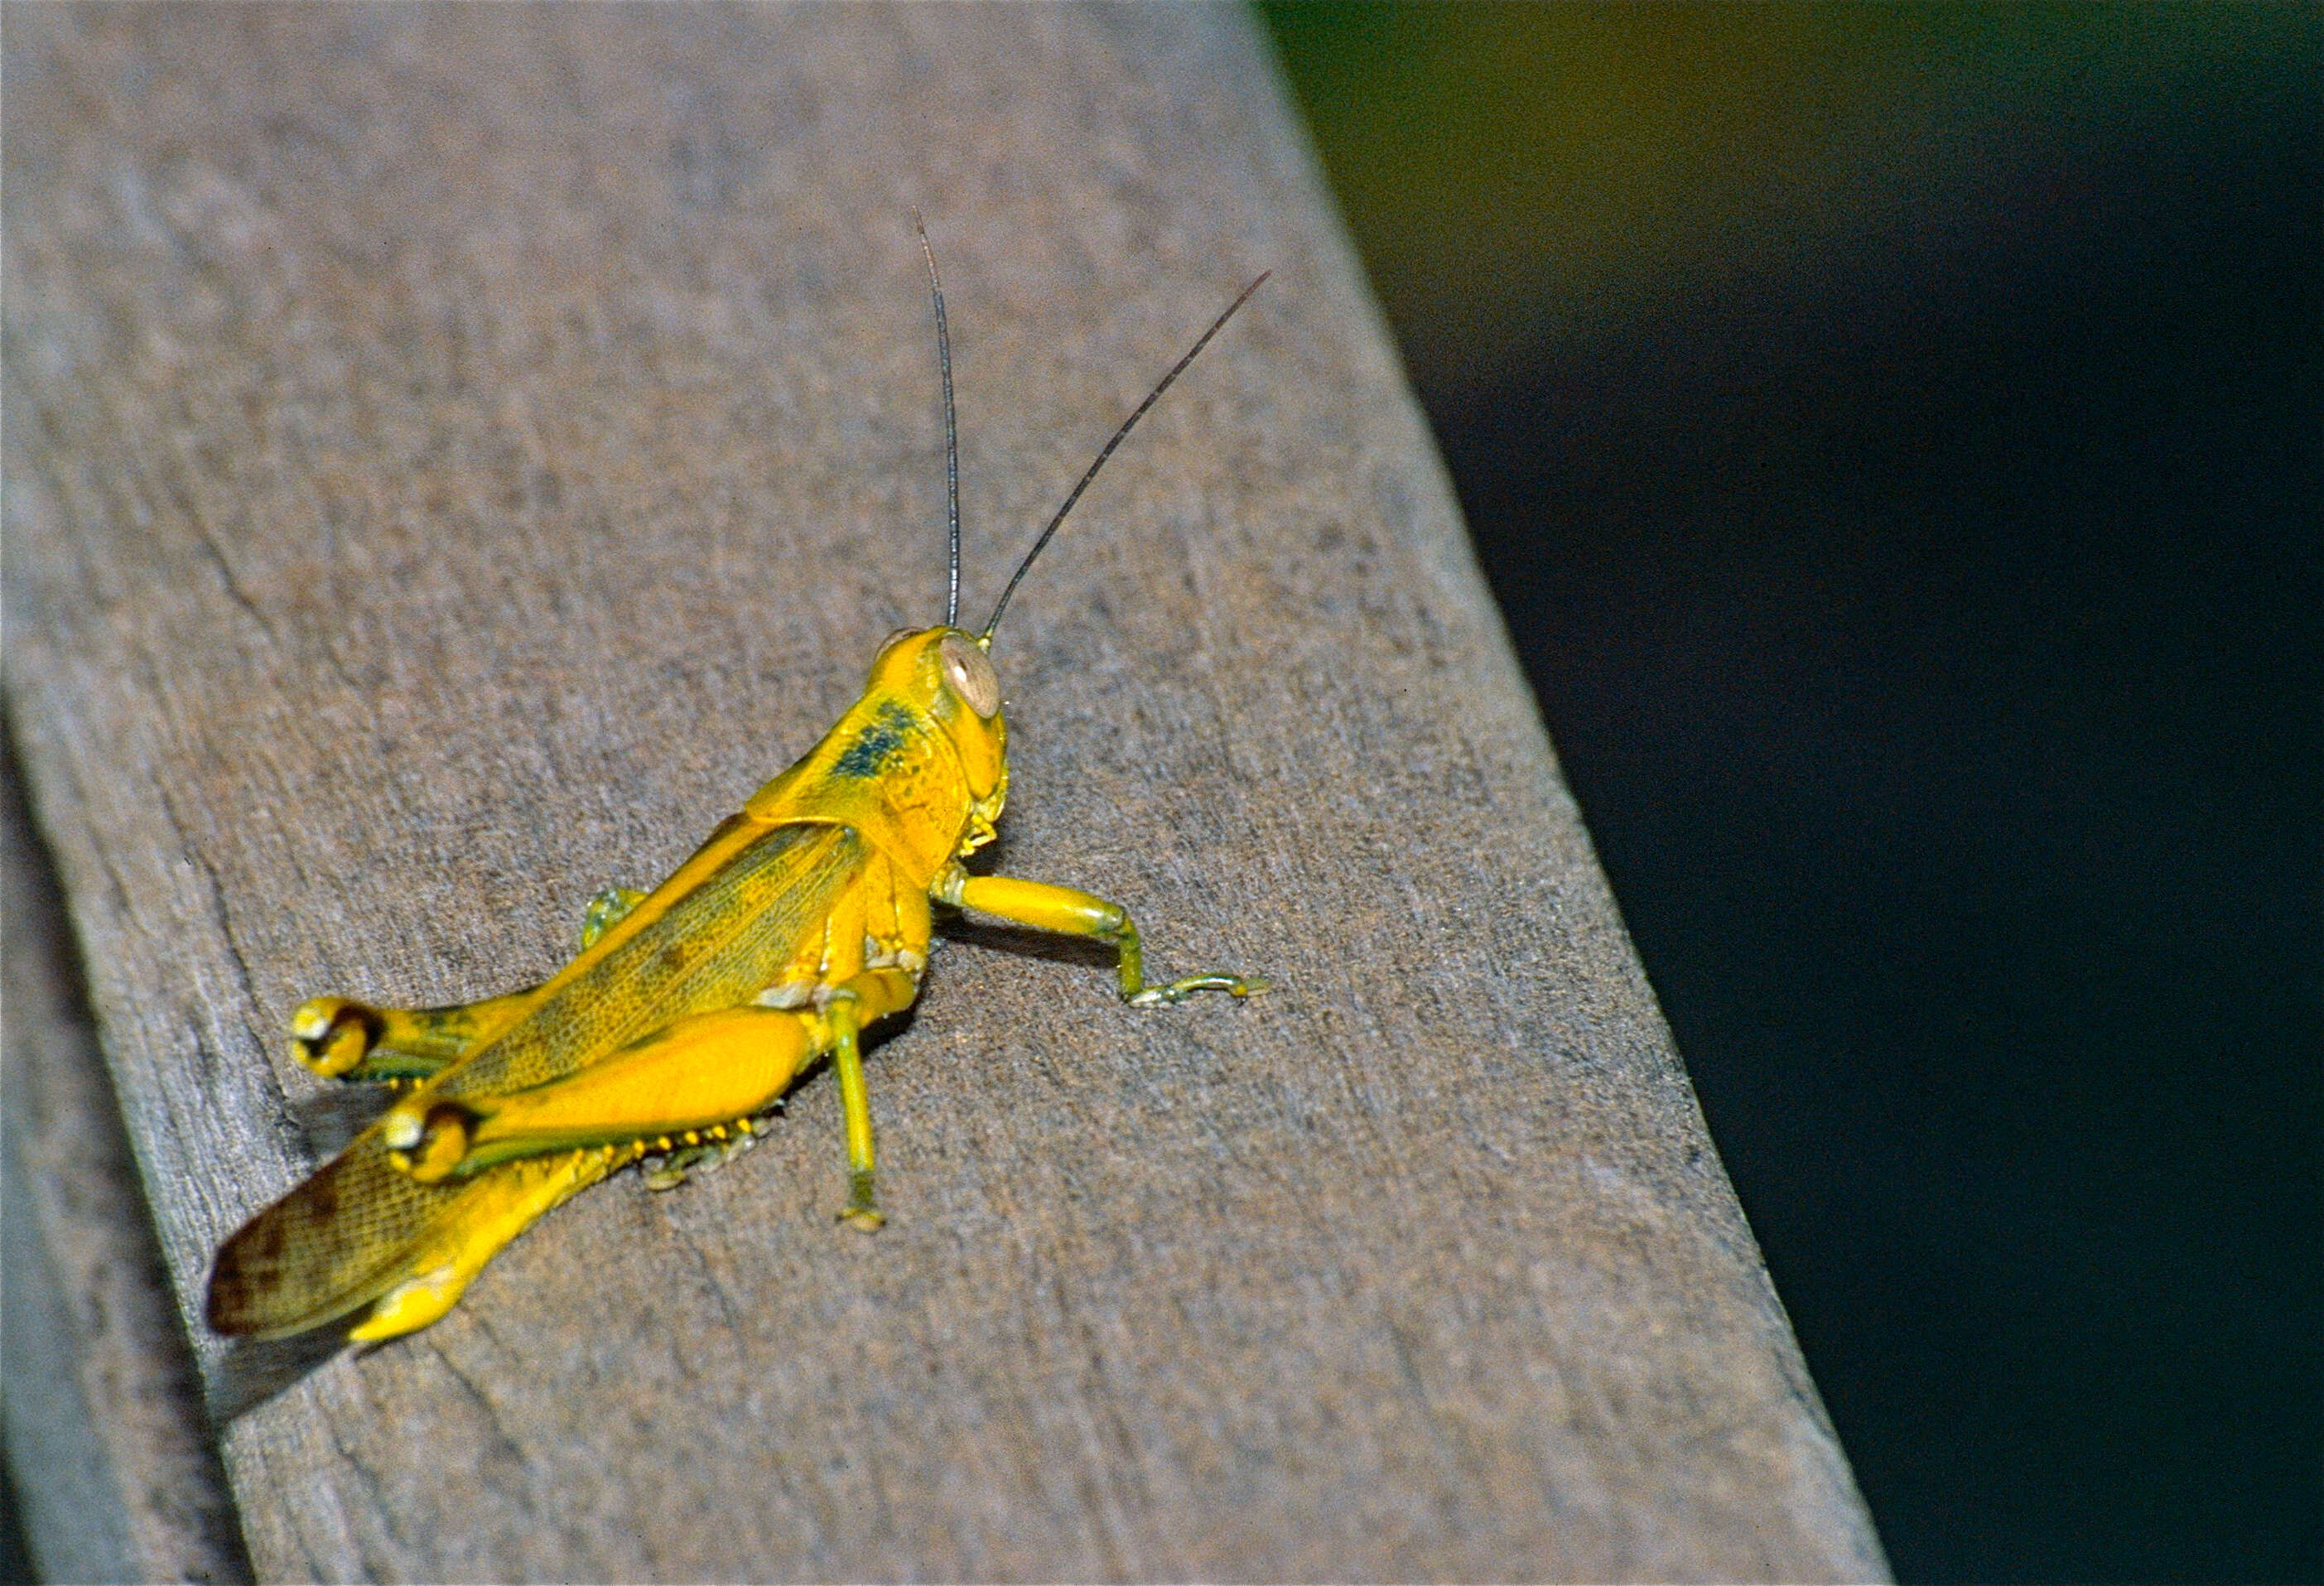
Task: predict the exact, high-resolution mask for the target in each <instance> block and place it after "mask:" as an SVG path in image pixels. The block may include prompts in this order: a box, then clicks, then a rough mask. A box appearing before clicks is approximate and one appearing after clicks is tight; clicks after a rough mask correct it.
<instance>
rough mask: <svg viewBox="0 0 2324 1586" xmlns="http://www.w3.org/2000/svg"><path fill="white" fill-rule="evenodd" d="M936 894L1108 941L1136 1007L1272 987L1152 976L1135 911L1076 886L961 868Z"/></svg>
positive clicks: (1212, 977) (1126, 996)
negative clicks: (1133, 917)
mask: <svg viewBox="0 0 2324 1586" xmlns="http://www.w3.org/2000/svg"><path fill="white" fill-rule="evenodd" d="M936 897H937V899H939V900H941V901H943V902H945V903H950V904H953V905H954V906H955V907H957V908H973V909H974V910H975V911H976V912H977V913H979V914H989V915H991V916H992V917H994V918H996V919H1005V920H1008V921H1010V923H1011V924H1014V925H1021V926H1030V927H1033V928H1034V929H1035V930H1041V931H1055V932H1056V933H1057V934H1058V935H1060V936H1084V937H1087V938H1089V939H1090V940H1092V941H1098V942H1103V943H1106V944H1108V945H1111V947H1113V948H1114V950H1115V951H1116V952H1117V953H1118V954H1120V966H1119V978H1120V986H1121V1000H1123V1001H1125V1002H1127V1003H1129V1004H1130V1006H1132V1007H1134V1008H1148V1007H1152V1006H1155V1005H1156V1004H1158V1003H1167V1002H1183V1001H1185V1000H1186V999H1187V998H1189V997H1191V996H1193V995H1194V993H1195V992H1197V991H1224V992H1225V993H1226V994H1227V995H1228V996H1230V997H1248V996H1251V995H1252V994H1254V993H1256V992H1259V991H1265V990H1267V982H1265V981H1259V980H1245V979H1243V978H1242V977H1241V976H1240V975H1231V974H1192V975H1188V976H1186V977H1185V979H1184V980H1176V981H1165V982H1153V981H1148V979H1147V978H1146V960H1145V954H1144V953H1143V951H1142V950H1141V947H1140V945H1139V936H1138V927H1137V926H1136V925H1135V924H1133V923H1132V922H1131V920H1130V911H1129V910H1128V909H1126V908H1122V906H1121V905H1120V904H1119V903H1109V902H1107V901H1106V900H1105V899H1102V898H1100V897H1097V896H1095V895H1094V894H1093V893H1089V892H1078V891H1075V890H1074V889H1073V888H1071V887H1053V886H1050V885H1049V884H1048V883H1047V882H1045V881H1018V880H1016V879H1015V878H1014V877H1011V876H972V875H968V874H966V873H965V872H964V871H960V870H958V869H957V868H955V869H954V871H952V872H951V873H950V874H949V875H948V876H946V877H945V878H944V879H943V880H942V881H939V882H938V885H937V890H936Z"/></svg>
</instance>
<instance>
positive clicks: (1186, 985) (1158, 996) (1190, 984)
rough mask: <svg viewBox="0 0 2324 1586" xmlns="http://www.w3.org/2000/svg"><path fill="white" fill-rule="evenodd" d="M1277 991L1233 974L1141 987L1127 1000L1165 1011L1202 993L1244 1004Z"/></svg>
mask: <svg viewBox="0 0 2324 1586" xmlns="http://www.w3.org/2000/svg"><path fill="white" fill-rule="evenodd" d="M1272 990H1274V988H1273V987H1272V986H1270V985H1268V983H1267V982H1265V981H1261V980H1245V979H1243V978H1242V977H1241V976H1240V975H1231V974H1190V975H1188V976H1187V977H1186V978H1185V980H1182V981H1172V982H1169V984H1167V985H1161V986H1141V987H1140V988H1139V989H1138V990H1137V991H1132V992H1131V993H1130V995H1129V996H1128V997H1127V998H1126V999H1124V1000H1126V1001H1127V1002H1129V1004H1130V1006H1131V1007H1132V1008H1164V1007H1168V1006H1170V1005H1172V1004H1174V1003H1178V1002H1184V1001H1185V1000H1186V999H1187V998H1189V997H1192V996H1194V994H1195V993H1196V992H1198V991H1224V992H1225V993H1226V994H1227V995H1228V996H1230V997H1232V998H1235V999H1236V1000H1241V999H1242V998H1245V997H1256V996H1258V995H1259V993H1260V992H1261V991H1272Z"/></svg>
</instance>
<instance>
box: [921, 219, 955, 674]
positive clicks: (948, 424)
mask: <svg viewBox="0 0 2324 1586" xmlns="http://www.w3.org/2000/svg"><path fill="white" fill-rule="evenodd" d="M912 229H913V230H914V231H917V232H918V233H919V234H920V253H921V255H922V256H923V257H925V258H926V259H927V262H928V293H929V295H930V296H932V297H934V298H935V299H936V368H937V370H938V371H939V372H940V373H942V374H943V375H944V399H945V526H946V527H947V528H948V529H949V530H951V531H952V564H951V565H952V571H951V574H950V576H949V579H948V581H947V583H946V584H945V627H947V628H950V627H952V626H954V625H955V624H956V623H958V622H959V621H960V427H959V425H958V424H957V423H956V422H955V421H954V418H953V411H952V331H951V330H950V328H949V327H946V326H945V309H944V277H943V276H941V275H938V274H937V273H936V249H935V248H933V247H932V246H930V245H929V244H928V228H927V226H925V225H923V224H922V223H921V221H920V212H919V211H918V209H915V210H913V211H912Z"/></svg>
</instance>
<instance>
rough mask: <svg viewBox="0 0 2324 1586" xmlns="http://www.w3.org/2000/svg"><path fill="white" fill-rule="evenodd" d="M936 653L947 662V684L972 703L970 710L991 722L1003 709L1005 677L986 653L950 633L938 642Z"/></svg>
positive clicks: (945, 668)
mask: <svg viewBox="0 0 2324 1586" xmlns="http://www.w3.org/2000/svg"><path fill="white" fill-rule="evenodd" d="M936 654H937V655H939V656H941V657H942V658H943V659H944V670H945V682H946V683H949V684H951V685H952V691H953V692H954V694H957V695H959V696H961V697H962V698H963V699H964V700H966V701H968V708H969V709H971V710H973V711H974V712H975V713H976V714H977V715H981V716H982V717H984V718H985V719H986V720H987V721H990V720H991V718H992V715H993V713H994V712H995V711H997V710H999V709H1000V708H1001V678H1000V677H999V675H998V674H996V673H995V672H994V671H993V669H992V662H991V660H989V659H986V657H985V654H984V651H982V650H979V649H978V648H977V647H976V643H975V641H973V640H969V639H964V638H962V637H961V636H960V635H958V634H956V633H947V634H945V636H944V637H943V638H942V639H940V640H938V641H936Z"/></svg>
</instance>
